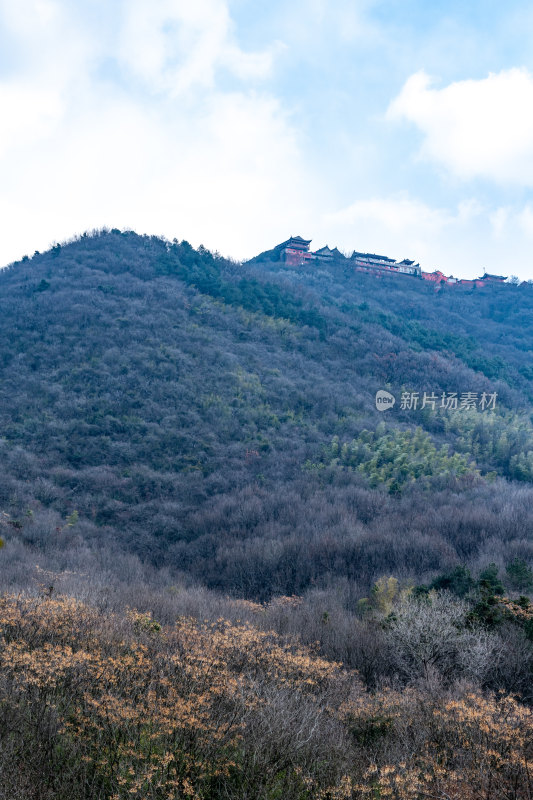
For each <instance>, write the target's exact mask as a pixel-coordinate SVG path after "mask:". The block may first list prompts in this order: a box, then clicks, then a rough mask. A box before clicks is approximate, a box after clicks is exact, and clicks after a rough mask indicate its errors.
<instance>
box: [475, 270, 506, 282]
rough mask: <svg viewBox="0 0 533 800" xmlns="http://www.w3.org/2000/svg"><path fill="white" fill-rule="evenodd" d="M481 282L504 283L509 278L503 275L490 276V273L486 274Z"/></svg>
mask: <svg viewBox="0 0 533 800" xmlns="http://www.w3.org/2000/svg"><path fill="white" fill-rule="evenodd" d="M480 280H482V281H485V283H503V282H504V281H506V280H507V278H506V277H504V276H503V275H490V274H489V273H488V272H485V274H484V275H482V276H481V278H480Z"/></svg>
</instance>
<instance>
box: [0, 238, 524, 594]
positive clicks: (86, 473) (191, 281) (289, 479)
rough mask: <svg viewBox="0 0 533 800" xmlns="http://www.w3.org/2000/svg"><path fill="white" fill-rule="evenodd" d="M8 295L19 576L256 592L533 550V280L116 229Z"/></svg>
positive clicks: (47, 258)
mask: <svg viewBox="0 0 533 800" xmlns="http://www.w3.org/2000/svg"><path fill="white" fill-rule="evenodd" d="M0 304H1V309H0V310H1V313H0V365H1V367H0V371H1V380H0V401H1V402H0V437H1V438H0V450H1V460H0V508H1V509H2V511H3V514H4V517H3V519H4V523H5V525H4V527H5V533H6V535H5V536H4V539H5V540H6V547H5V549H4V551H3V553H2V559H3V569H2V573H1V575H2V580H3V581H4V584H5V585H11V584H13V585H16V584H17V581H18V580H19V577H20V574H21V570H27V568H28V567H27V564H26V561H27V558H28V557H29V558H30V560H31V561H34V560H35V559H34V555H33V554H34V553H39V558H40V559H41V561H40V562H39V563H41V566H43V567H46V568H52V569H58V568H62V567H65V565H66V563H67V561H68V563H69V564H70V566H71V567H75V568H77V569H79V570H80V571H81V572H82V573H86V572H90V571H91V570H94V569H96V568H97V566H98V564H99V563H101V561H102V559H103V560H104V562H106V563H107V564H109V567H110V568H112V565H113V564H115V563H117V562H116V559H115V558H114V557H113V555H112V554H113V553H115V551H117V552H123V553H124V552H125V553H128V554H130V556H131V557H132V558H133V561H131V560H130V562H129V563H130V565H131V567H130V568H131V569H134V566H133V565H134V563H140V562H135V558H137V557H139V558H140V559H142V561H143V562H144V563H147V562H150V563H151V564H152V565H153V566H154V567H155V568H156V569H160V568H162V567H165V568H168V569H170V570H171V571H172V572H173V573H174V574H178V573H180V574H182V575H187V576H193V577H194V578H195V579H197V580H199V581H200V582H202V583H203V584H205V585H207V586H209V587H211V588H213V589H218V590H222V591H227V592H230V593H232V594H236V595H240V596H244V597H249V598H252V599H256V600H267V599H268V598H269V597H271V596H272V595H275V594H278V593H282V594H286V595H292V594H301V593H302V592H305V591H306V590H309V589H311V588H312V587H322V588H326V587H327V586H329V585H330V584H331V581H332V580H335V581H336V582H337V583H340V582H342V581H344V583H343V584H342V585H344V586H348V587H349V591H350V592H351V593H352V594H353V595H359V596H362V595H364V594H366V593H367V592H368V591H369V590H370V587H371V586H372V584H373V583H374V582H375V581H376V580H377V579H378V578H379V577H381V576H382V575H383V574H389V573H390V574H394V575H396V576H397V577H399V578H401V579H402V580H406V581H409V580H411V581H413V582H421V581H427V580H430V579H431V578H432V577H433V576H434V575H435V574H436V573H437V572H438V571H442V570H445V569H451V568H453V567H454V566H456V565H457V564H465V565H466V566H468V567H469V568H471V569H473V570H476V569H482V568H483V567H484V566H486V565H487V564H488V563H491V562H496V563H497V564H498V565H499V566H500V568H501V570H502V571H503V570H504V568H505V565H506V564H508V563H510V562H511V561H513V559H515V558H520V559H523V560H525V561H526V562H529V563H531V559H532V555H533V545H532V543H531V531H532V529H533V502H532V501H533V487H532V482H533V425H532V420H531V406H530V402H531V396H532V392H533V287H529V286H522V287H517V286H495V287H486V288H484V289H478V290H476V289H474V290H472V289H463V288H462V287H449V288H448V289H446V290H443V291H441V292H438V293H436V292H435V291H434V288H433V287H431V286H428V285H427V284H426V283H424V282H423V281H418V280H416V279H412V278H409V277H401V276H398V277H393V278H385V279H376V278H375V277H373V276H371V275H365V274H361V273H353V272H350V271H349V269H347V268H346V267H345V266H342V264H341V265H337V264H331V265H328V267H327V268H326V267H324V266H322V267H320V268H317V267H316V266H313V268H312V269H308V271H307V272H302V270H301V269H299V268H291V267H285V266H284V265H283V264H280V263H279V262H278V263H261V264H250V265H244V266H243V265H239V264H235V263H232V262H229V261H227V260H224V259H222V258H221V257H219V256H218V255H216V254H215V255H213V254H211V253H209V252H208V251H206V250H205V249H203V248H200V249H199V250H198V251H196V250H194V249H193V248H192V247H191V246H190V245H188V244H187V243H186V242H181V243H178V242H176V241H175V242H174V243H169V242H166V241H164V240H161V239H158V238H156V237H146V236H138V235H136V234H134V233H131V232H126V233H120V232H119V231H111V232H105V231H104V232H99V233H95V234H93V235H84V236H82V237H81V238H79V239H77V240H74V241H72V242H71V243H68V244H65V245H63V246H61V245H56V246H55V247H54V248H53V249H52V250H51V251H49V252H47V253H45V254H35V255H34V256H33V258H31V259H23V260H22V262H18V263H17V264H13V265H11V266H10V267H9V268H8V269H6V270H4V271H3V272H2V273H1V274H0ZM380 388H386V389H388V390H389V391H391V392H393V393H394V394H395V396H396V398H397V403H396V406H395V407H394V408H393V409H392V410H390V411H388V412H386V413H383V414H380V413H379V412H378V411H377V410H376V408H375V404H374V396H375V392H376V390H377V389H380ZM402 391H404V392H418V393H419V394H420V398H422V396H423V393H424V392H426V393H427V394H431V393H433V394H434V395H435V396H436V397H437V398H440V397H441V395H442V393H447V394H450V393H451V392H457V393H458V396H459V397H461V395H462V394H464V393H466V392H471V393H477V395H478V397H479V398H481V396H482V395H483V393H485V394H486V395H487V396H488V395H489V394H494V393H496V394H497V400H496V403H495V408H494V409H485V410H484V411H481V410H480V408H479V407H476V408H473V409H470V410H460V409H458V410H453V409H451V410H446V409H442V408H440V407H439V404H438V403H437V404H436V407H435V408H434V409H433V408H432V407H431V406H430V405H427V406H426V407H425V408H423V409H422V408H421V405H422V402H421V400H420V403H419V404H418V408H417V409H402V408H400V405H401V402H400V398H401V393H402ZM429 497H431V500H430V501H428V499H429ZM399 531H401V532H402V535H398V534H399ZM28 553H29V554H30V556H28ZM67 553H68V559H67Z"/></svg>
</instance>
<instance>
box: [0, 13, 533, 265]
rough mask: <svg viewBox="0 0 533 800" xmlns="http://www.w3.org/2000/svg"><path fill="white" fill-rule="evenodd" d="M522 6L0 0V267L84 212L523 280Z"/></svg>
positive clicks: (532, 219)
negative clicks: (293, 240)
mask: <svg viewBox="0 0 533 800" xmlns="http://www.w3.org/2000/svg"><path fill="white" fill-rule="evenodd" d="M532 36H533V7H532V6H531V4H528V3H524V2H512V0H511V2H508V3H507V4H506V5H505V6H504V5H503V4H502V3H496V2H492V1H491V0H484V1H483V2H468V1H467V0H466V1H465V2H455V0H451V1H450V2H432V3H428V2H427V0H426V2H421V0H402V2H400V0H395V1H392V0H383V2H378V1H377V0H376V1H375V2H374V1H373V0H351V2H345V0H329V2H325V1H324V0H305V2H304V0H286V2H278V0H271V2H270V3H268V4H258V3H257V2H255V3H252V2H251V0H195V2H194V4H193V3H191V2H184V1H183V0H123V1H122V2H119V1H118V0H77V2H76V3H72V2H66V0H17V2H16V3H15V2H13V0H0V219H1V221H2V222H1V235H0V263H2V264H5V263H8V262H9V261H12V260H15V259H17V258H19V257H21V256H22V255H23V254H25V253H29V254H31V253H33V251H34V250H35V249H39V250H43V249H45V248H47V247H48V246H49V245H50V244H52V243H53V242H55V241H61V240H64V239H67V238H69V237H70V236H72V235H74V234H77V233H81V232H83V231H84V230H90V229H92V228H98V227H102V226H109V227H119V228H133V229H135V230H137V231H139V232H141V233H154V234H161V235H165V236H167V237H168V238H170V239H172V238H174V237H177V238H179V239H182V238H185V239H188V240H189V241H190V242H191V243H192V244H194V245H199V244H200V243H203V244H204V245H206V246H207V247H210V248H211V249H214V250H218V251H220V252H222V253H223V254H224V255H229V256H232V257H234V258H247V257H250V256H252V255H254V254H256V253H257V252H259V251H261V250H264V249H266V248H269V247H271V246H272V245H274V244H276V243H277V242H279V241H282V240H284V239H285V238H287V237H288V236H289V235H291V234H300V235H302V236H305V237H307V238H311V237H312V239H313V246H316V247H320V246H322V245H324V244H329V245H330V246H333V245H337V246H339V247H340V248H341V249H344V250H346V251H351V250H352V249H357V250H368V251H372V252H378V253H384V254H386V255H389V256H392V257H396V258H404V257H408V258H415V259H417V260H419V261H420V262H421V264H422V267H423V269H427V270H432V269H435V268H439V269H442V270H443V271H444V272H446V273H447V274H454V275H456V276H461V277H471V276H475V275H478V274H481V273H482V272H483V271H485V270H487V271H489V272H497V273H501V274H505V275H518V276H520V277H521V278H524V279H533V50H532V48H531V46H530V42H531V40H532Z"/></svg>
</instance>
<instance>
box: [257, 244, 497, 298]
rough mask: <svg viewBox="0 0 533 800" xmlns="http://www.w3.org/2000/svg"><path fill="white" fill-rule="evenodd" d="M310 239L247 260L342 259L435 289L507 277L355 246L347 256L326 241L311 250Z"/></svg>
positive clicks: (353, 265) (300, 261)
mask: <svg viewBox="0 0 533 800" xmlns="http://www.w3.org/2000/svg"><path fill="white" fill-rule="evenodd" d="M311 241H312V239H303V238H302V237H301V236H291V237H290V238H289V239H287V240H286V241H285V242H281V244H277V245H276V246H275V247H273V248H272V250H266V251H265V252H263V253H260V254H259V255H258V256H255V258H252V259H251V260H250V263H254V262H255V263H257V262H264V261H282V262H284V263H285V264H289V265H290V266H293V267H301V266H303V265H304V264H311V263H312V262H317V261H318V262H322V263H335V262H336V263H339V262H341V261H342V262H344V264H345V266H346V267H351V268H352V269H354V270H355V271H357V272H370V273H372V274H374V275H376V276H380V275H386V274H392V275H410V276H411V277H414V278H422V279H423V280H425V281H429V282H430V283H434V284H435V288H436V289H439V288H441V287H442V286H445V285H446V286H470V287H474V286H476V287H481V286H487V285H491V284H501V283H504V282H505V281H506V280H507V278H506V277H504V276H503V275H491V274H489V273H488V272H485V274H484V275H482V277H481V278H474V279H472V280H467V279H466V278H461V279H457V278H454V277H453V275H445V274H444V273H443V272H441V271H440V270H439V269H436V270H434V271H433V272H422V269H421V268H420V264H418V263H415V262H414V261H412V260H411V259H409V258H404V259H403V260H402V261H396V260H395V259H394V258H389V256H380V255H377V254H376V253H361V252H359V251H358V250H354V251H353V253H352V255H351V256H350V257H349V258H347V257H346V256H345V255H344V254H343V253H341V251H340V250H339V249H338V248H337V247H333V248H331V247H329V245H326V246H325V247H321V248H320V249H319V250H315V251H314V252H313V251H311V249H310V245H311Z"/></svg>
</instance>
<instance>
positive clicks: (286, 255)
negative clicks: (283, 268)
mask: <svg viewBox="0 0 533 800" xmlns="http://www.w3.org/2000/svg"><path fill="white" fill-rule="evenodd" d="M311 241H312V239H302V237H301V236H291V237H290V239H287V241H286V242H282V243H281V244H278V245H276V247H275V248H274V250H275V251H276V250H277V251H278V252H279V260H280V261H285V263H286V264H292V265H293V266H295V267H298V266H300V265H301V264H305V262H306V261H312V260H313V257H314V256H313V253H310V252H309V245H310V244H311Z"/></svg>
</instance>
